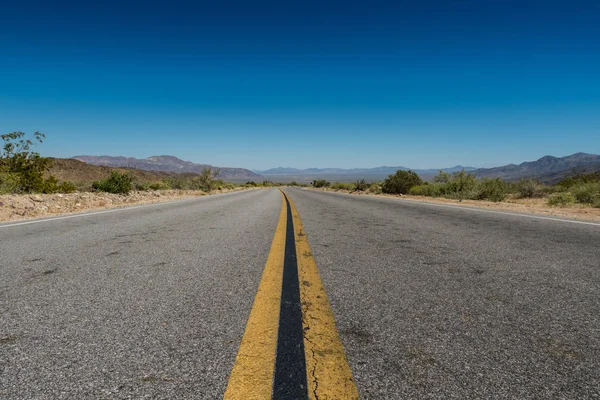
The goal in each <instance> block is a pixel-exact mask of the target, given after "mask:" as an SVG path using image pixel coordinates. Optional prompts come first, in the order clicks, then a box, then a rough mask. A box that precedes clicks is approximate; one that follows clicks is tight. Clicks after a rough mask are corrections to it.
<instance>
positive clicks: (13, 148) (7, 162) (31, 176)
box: [0, 132, 59, 193]
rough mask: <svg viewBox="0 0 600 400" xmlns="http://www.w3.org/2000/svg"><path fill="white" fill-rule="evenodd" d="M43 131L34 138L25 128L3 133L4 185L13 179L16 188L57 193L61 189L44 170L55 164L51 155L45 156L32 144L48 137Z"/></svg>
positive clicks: (0, 174) (0, 177) (0, 169)
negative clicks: (28, 136) (30, 136)
mask: <svg viewBox="0 0 600 400" xmlns="http://www.w3.org/2000/svg"><path fill="white" fill-rule="evenodd" d="M45 137H46V135H44V134H43V133H41V132H35V133H34V134H33V137H32V138H30V139H26V138H25V133H24V132H11V133H6V134H3V135H0V138H2V141H3V142H4V145H3V147H2V150H1V152H0V183H3V184H2V185H0V186H6V187H7V182H10V183H11V186H12V187H11V190H10V191H13V192H21V193H31V192H41V193H53V192H56V191H57V190H59V186H58V185H57V180H56V178H54V177H49V178H45V177H44V173H45V172H46V171H47V170H48V169H49V168H50V167H51V166H52V160H51V159H50V158H46V157H42V156H40V154H39V153H37V152H35V151H31V148H32V147H33V146H35V145H36V144H38V143H42V142H43V141H44V138H45Z"/></svg>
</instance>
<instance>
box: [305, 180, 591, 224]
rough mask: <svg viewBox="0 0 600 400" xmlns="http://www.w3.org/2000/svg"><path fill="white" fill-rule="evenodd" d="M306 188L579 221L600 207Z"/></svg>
mask: <svg viewBox="0 0 600 400" xmlns="http://www.w3.org/2000/svg"><path fill="white" fill-rule="evenodd" d="M307 189H308V190H320V191H325V192H338V193H348V194H352V195H356V196H373V197H386V198H394V199H398V200H400V201H402V200H412V201H418V202H422V203H435V204H451V205H455V206H462V207H477V208H483V209H487V210H498V211H509V212H517V213H529V214H535V215H542V216H546V217H559V218H569V219H576V220H580V221H590V222H600V208H593V207H585V206H580V205H572V206H568V207H551V206H549V205H547V204H546V201H545V200H544V199H509V200H506V201H503V202H501V203H495V202H493V201H485V200H463V201H458V200H451V199H445V198H440V197H426V196H410V195H390V194H372V193H366V192H350V191H348V190H334V189H316V188H307Z"/></svg>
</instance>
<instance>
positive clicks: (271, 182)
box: [262, 181, 273, 187]
mask: <svg viewBox="0 0 600 400" xmlns="http://www.w3.org/2000/svg"><path fill="white" fill-rule="evenodd" d="M262 185H263V186H264V187H271V186H273V181H263V183H262Z"/></svg>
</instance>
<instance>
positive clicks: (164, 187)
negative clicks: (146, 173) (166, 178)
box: [148, 182, 168, 190]
mask: <svg viewBox="0 0 600 400" xmlns="http://www.w3.org/2000/svg"><path fill="white" fill-rule="evenodd" d="M148 189H150V190H167V189H168V187H167V185H165V184H164V183H163V182H153V183H151V184H149V185H148Z"/></svg>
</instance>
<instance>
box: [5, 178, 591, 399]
mask: <svg viewBox="0 0 600 400" xmlns="http://www.w3.org/2000/svg"><path fill="white" fill-rule="evenodd" d="M285 191H286V193H288V194H289V195H290V197H291V199H292V200H293V201H294V203H295V204H296V207H297V209H298V212H299V214H300V217H301V219H302V222H303V225H304V229H305V232H306V234H307V237H308V240H309V243H310V246H311V249H312V252H313V254H314V257H315V260H316V263H317V265H318V267H319V271H320V273H321V277H322V280H323V284H324V286H325V289H326V292H327V295H328V297H329V300H330V303H331V308H332V311H333V313H334V315H335V319H336V323H337V327H338V330H339V333H340V336H341V339H342V343H343V345H344V347H345V349H346V355H347V357H348V360H349V363H350V367H351V369H352V372H353V375H354V379H355V381H356V385H357V387H358V390H359V392H360V395H361V398H364V399H402V398H407V399H409V398H424V399H446V398H460V399H463V398H482V399H483V398H486V399H488V398H498V399H506V398H511V399H540V398H563V399H574V398H577V399H594V398H600V372H599V371H600V319H599V318H598V315H600V226H595V225H582V224H573V223H569V222H560V221H549V220H542V219H536V218H531V217H528V216H514V215H505V214H490V213H483V212H479V211H474V210H470V209H456V208H447V207H443V206H438V205H427V204H417V203H410V202H405V201H402V200H396V199H383V198H372V197H365V196H351V195H342V194H335V193H323V192H316V191H307V190H301V189H292V188H289V189H285ZM280 207H281V195H280V194H279V191H277V190H275V189H272V190H256V191H249V192H238V193H230V194H225V195H217V196H207V197H202V198H199V199H194V200H186V201H182V202H174V203H167V204H157V205H152V206H148V207H143V208H137V209H130V210H127V209H124V210H120V211H116V212H112V213H107V214H101V215H90V216H82V217H77V218H72V219H64V220H56V221H46V222H40V223H35V224H30V225H20V226H11V227H2V225H0V255H1V257H0V399H74V398H75V399H218V398H221V397H222V396H223V393H224V391H225V387H226V385H227V379H228V376H229V373H230V371H231V368H232V366H233V363H234V360H235V355H236V352H237V350H238V347H239V343H240V339H241V337H242V335H243V332H244V328H245V325H246V322H247V318H248V315H249V312H250V308H251V306H252V302H253V299H254V296H255V294H256V289H257V287H258V283H259V280H260V277H261V274H262V271H263V268H264V265H265V262H266V258H267V255H268V253H269V249H270V245H271V241H272V239H273V234H274V232H275V227H276V225H277V220H278V217H279V214H280Z"/></svg>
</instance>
